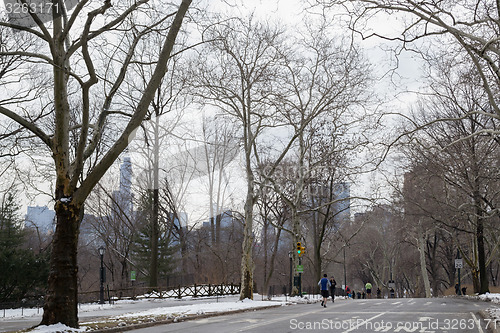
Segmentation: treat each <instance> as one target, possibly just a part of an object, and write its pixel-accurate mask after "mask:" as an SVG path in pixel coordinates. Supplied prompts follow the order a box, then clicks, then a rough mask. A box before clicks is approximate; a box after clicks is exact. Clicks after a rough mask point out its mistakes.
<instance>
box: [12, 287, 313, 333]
mask: <svg viewBox="0 0 500 333" xmlns="http://www.w3.org/2000/svg"><path fill="white" fill-rule="evenodd" d="M259 299H260V296H255V300H249V299H245V300H243V301H224V302H215V300H214V302H210V303H198V304H189V305H178V303H179V302H178V301H177V302H175V301H173V300H171V299H170V300H163V301H161V302H160V301H158V307H155V308H151V309H148V310H143V311H131V312H127V313H124V314H120V315H116V316H108V317H103V318H100V319H98V320H93V321H88V322H86V321H85V320H84V319H83V320H81V321H80V329H74V328H70V327H67V326H65V325H62V324H57V325H50V326H39V327H37V328H35V329H33V330H31V331H30V332H39V333H54V332H90V331H93V330H96V329H102V328H111V327H123V326H129V325H134V324H146V323H151V322H158V321H166V322H168V321H172V322H177V321H179V320H183V319H186V318H188V317H192V316H199V315H213V314H217V313H227V312H232V311H245V310H251V309H258V308H264V307H269V306H284V305H290V304H294V303H309V302H315V299H313V298H311V297H304V298H300V297H293V298H290V297H288V298H286V299H285V297H275V298H273V300H272V301H268V300H264V301H262V300H259ZM145 301H147V300H143V302H145ZM126 302H130V301H119V302H116V303H115V304H116V305H120V304H124V303H126ZM133 302H134V303H136V302H141V301H133ZM174 302H175V303H174ZM162 303H163V304H162ZM112 307H113V305H107V304H105V305H99V304H85V305H80V307H79V311H80V312H92V311H102V310H104V309H106V308H108V309H109V308H112ZM35 311H36V310H34V312H35ZM19 312H20V310H19ZM36 312H37V313H36V314H34V315H35V316H36V315H41V314H40V313H39V312H41V310H40V311H36ZM26 315H29V311H28V310H26V309H24V316H26Z"/></svg>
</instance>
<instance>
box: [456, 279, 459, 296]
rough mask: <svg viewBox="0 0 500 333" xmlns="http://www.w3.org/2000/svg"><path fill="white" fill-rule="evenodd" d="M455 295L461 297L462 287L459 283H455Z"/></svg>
mask: <svg viewBox="0 0 500 333" xmlns="http://www.w3.org/2000/svg"><path fill="white" fill-rule="evenodd" d="M455 294H457V295H460V287H459V286H458V282H457V283H455Z"/></svg>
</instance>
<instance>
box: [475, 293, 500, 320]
mask: <svg viewBox="0 0 500 333" xmlns="http://www.w3.org/2000/svg"><path fill="white" fill-rule="evenodd" d="M479 299H481V300H483V301H487V302H491V303H495V304H500V294H490V293H486V294H484V295H479ZM486 311H487V312H488V313H489V315H490V317H491V318H493V319H497V320H500V308H498V307H496V308H489V309H487V310H486Z"/></svg>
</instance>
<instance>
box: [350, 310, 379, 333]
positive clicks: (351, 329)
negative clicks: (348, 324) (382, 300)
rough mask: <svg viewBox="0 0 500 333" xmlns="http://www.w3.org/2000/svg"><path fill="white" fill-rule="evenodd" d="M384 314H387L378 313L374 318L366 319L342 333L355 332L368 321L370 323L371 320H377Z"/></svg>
mask: <svg viewBox="0 0 500 333" xmlns="http://www.w3.org/2000/svg"><path fill="white" fill-rule="evenodd" d="M386 313H387V312H382V313H379V314H378V315H376V316H373V317H371V318H368V319H366V320H364V321H362V322H361V323H359V324H358V325H356V326H354V327H352V328H350V329H348V330H347V331H344V332H343V333H348V332H351V331H354V330H357V329H358V328H359V327H360V326H362V325H364V324H366V323H367V322H369V321H372V320H373V319H375V318H378V317H380V316H383V315H384V314H386Z"/></svg>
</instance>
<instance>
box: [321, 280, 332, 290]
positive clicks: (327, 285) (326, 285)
mask: <svg viewBox="0 0 500 333" xmlns="http://www.w3.org/2000/svg"><path fill="white" fill-rule="evenodd" d="M318 286H320V287H321V290H328V288H330V286H331V283H330V280H328V278H326V277H324V278H322V279H321V280H319V282H318Z"/></svg>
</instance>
